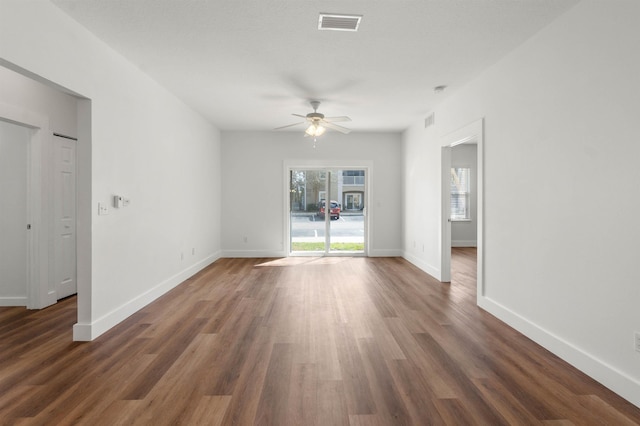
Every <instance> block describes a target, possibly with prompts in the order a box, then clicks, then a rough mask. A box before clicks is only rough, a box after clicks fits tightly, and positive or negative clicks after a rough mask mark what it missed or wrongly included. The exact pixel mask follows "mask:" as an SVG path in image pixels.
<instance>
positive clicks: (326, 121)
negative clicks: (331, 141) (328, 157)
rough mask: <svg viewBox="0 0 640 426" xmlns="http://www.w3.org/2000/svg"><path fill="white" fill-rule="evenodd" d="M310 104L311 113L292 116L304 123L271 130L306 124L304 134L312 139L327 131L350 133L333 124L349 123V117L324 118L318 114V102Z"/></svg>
mask: <svg viewBox="0 0 640 426" xmlns="http://www.w3.org/2000/svg"><path fill="white" fill-rule="evenodd" d="M310 104H311V107H312V108H313V112H310V113H309V114H307V115H300V114H292V115H294V116H296V117H300V118H304V119H305V121H301V122H299V123H293V124H288V125H286V126H282V127H276V128H275V129H273V130H282V129H286V128H287V127H293V126H298V125H300V124H308V127H307V130H305V132H304V133H305V136H313V137H314V138H315V137H317V136H321V135H323V134H324V132H325V131H326V130H327V129H331V130H337V131H338V132H340V133H344V134H345V135H346V134H349V132H351V129H347V128H346V127H343V126H338V125H337V124H334V123H336V122H341V121H351V119H350V118H349V117H347V116H345V115H343V116H341V117H325V116H324V114H321V113H319V112H318V107H319V106H320V102H319V101H311V102H310Z"/></svg>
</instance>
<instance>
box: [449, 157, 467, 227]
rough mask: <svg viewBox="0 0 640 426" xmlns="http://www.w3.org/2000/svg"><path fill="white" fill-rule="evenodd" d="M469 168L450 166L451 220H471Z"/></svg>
mask: <svg viewBox="0 0 640 426" xmlns="http://www.w3.org/2000/svg"><path fill="white" fill-rule="evenodd" d="M470 177H471V169H470V168H468V167H452V168H451V220H471V203H470V200H471V196H470V194H469V192H470V190H471V185H470V183H469V179H470Z"/></svg>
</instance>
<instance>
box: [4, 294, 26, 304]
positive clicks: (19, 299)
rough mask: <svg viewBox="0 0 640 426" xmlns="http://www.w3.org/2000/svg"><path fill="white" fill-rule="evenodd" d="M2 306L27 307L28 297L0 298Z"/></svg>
mask: <svg viewBox="0 0 640 426" xmlns="http://www.w3.org/2000/svg"><path fill="white" fill-rule="evenodd" d="M0 306H27V296H17V297H0Z"/></svg>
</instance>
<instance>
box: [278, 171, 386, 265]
mask: <svg viewBox="0 0 640 426" xmlns="http://www.w3.org/2000/svg"><path fill="white" fill-rule="evenodd" d="M299 169H338V170H346V169H353V170H358V169H360V170H365V184H364V210H363V211H364V252H363V253H357V254H354V253H322V256H354V255H357V256H368V253H369V248H370V247H371V234H370V232H369V229H370V227H369V224H370V223H371V219H372V217H371V213H370V211H371V209H368V208H367V206H368V205H369V202H370V200H371V194H372V193H373V191H372V188H371V182H372V176H373V162H372V161H366V160H360V161H352V160H347V161H345V160H313V159H312V160H309V159H302V160H295V159H286V160H284V161H283V173H282V174H283V192H282V193H283V194H284V197H283V209H282V211H283V213H284V214H283V216H284V226H283V228H284V235H283V243H284V244H283V248H284V255H285V256H287V257H288V256H291V213H290V206H289V201H290V200H289V190H290V189H289V188H290V186H289V185H290V182H289V176H290V171H291V170H299ZM340 202H342V201H340ZM325 236H326V234H325ZM310 255H314V256H318V255H319V253H318V252H314V253H313V254H310Z"/></svg>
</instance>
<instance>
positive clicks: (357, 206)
mask: <svg viewBox="0 0 640 426" xmlns="http://www.w3.org/2000/svg"><path fill="white" fill-rule="evenodd" d="M330 173H331V176H332V179H331V183H332V188H331V190H330V192H331V194H332V200H333V202H335V203H337V208H338V209H339V214H336V215H335V216H334V220H332V221H330V222H329V240H330V242H329V253H332V254H338V253H342V254H363V253H364V252H365V238H364V237H365V217H364V212H365V210H364V194H365V192H366V188H365V170H363V169H355V170H354V169H349V170H343V169H332V170H330Z"/></svg>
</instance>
